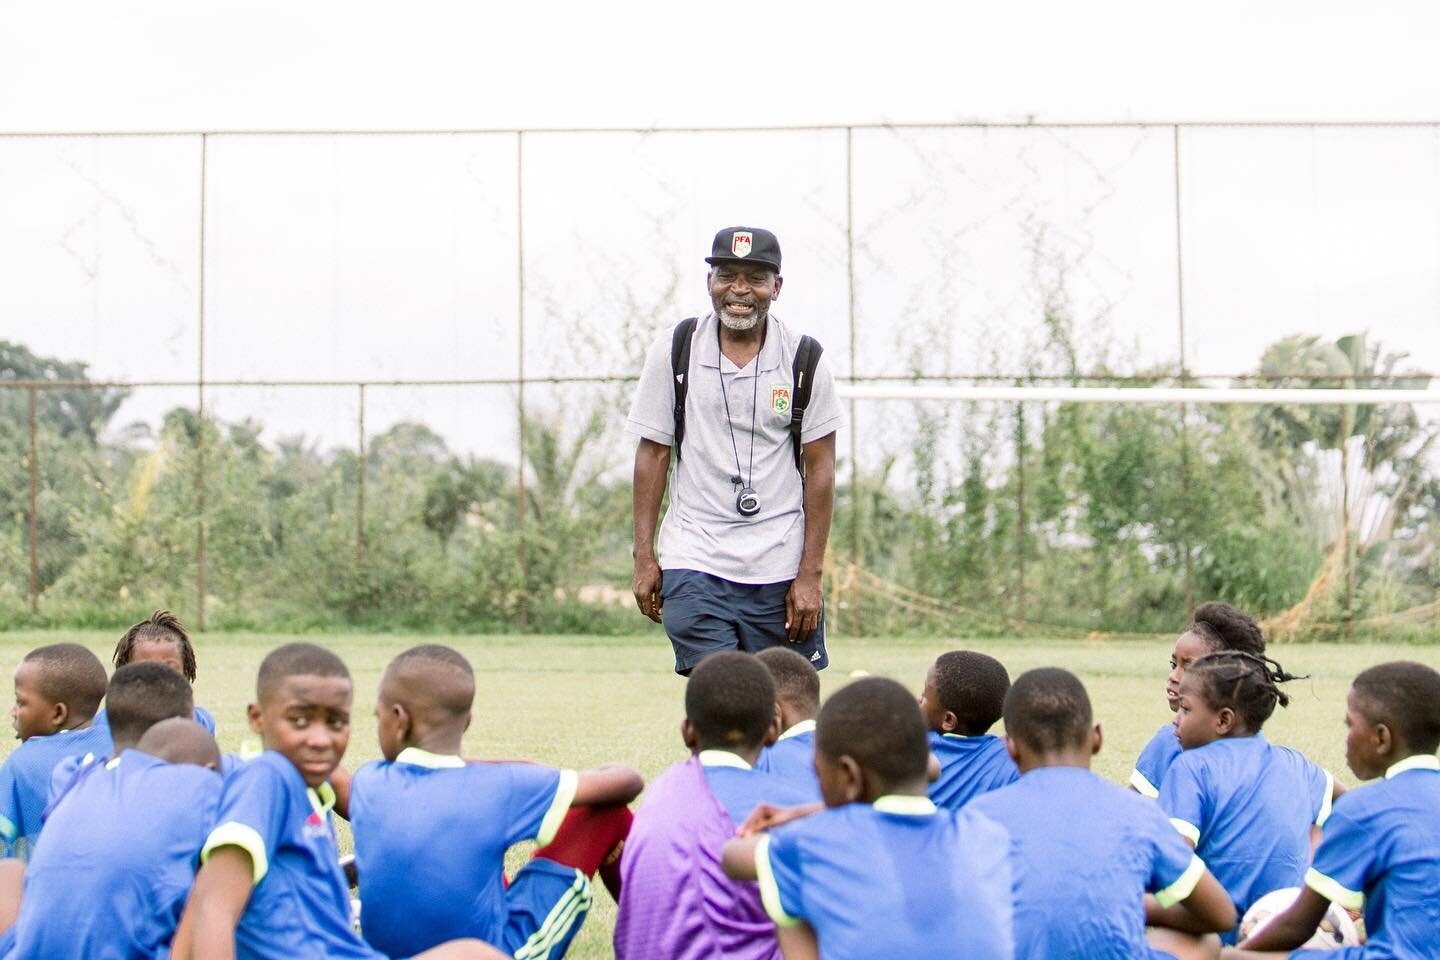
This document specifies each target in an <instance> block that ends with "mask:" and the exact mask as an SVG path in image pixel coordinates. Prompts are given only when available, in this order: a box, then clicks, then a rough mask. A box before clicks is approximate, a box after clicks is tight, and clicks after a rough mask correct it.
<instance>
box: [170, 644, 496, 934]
mask: <svg viewBox="0 0 1440 960" xmlns="http://www.w3.org/2000/svg"><path fill="white" fill-rule="evenodd" d="M351 694H352V690H351V685H350V672H349V671H348V670H346V669H345V664H344V663H342V662H341V660H340V658H339V657H337V656H335V654H333V653H331V652H330V651H329V650H326V649H324V648H322V647H317V646H315V645H314V644H309V643H291V644H286V645H285V646H282V647H278V648H276V649H275V650H272V651H270V653H269V654H268V655H267V656H266V657H265V659H264V660H263V661H262V662H261V664H260V674H259V677H258V679H257V681H256V702H255V703H252V704H250V706H249V708H248V714H249V717H250V727H251V729H253V730H254V731H255V732H256V733H258V734H260V738H261V741H262V742H263V743H264V745H265V752H264V753H262V754H260V756H258V757H256V758H255V759H254V760H250V761H248V762H246V763H244V764H241V765H240V766H239V767H238V768H237V769H236V770H235V772H234V773H233V774H231V775H230V777H229V778H228V779H227V780H226V781H225V786H224V792H223V793H222V795H221V798H220V807H219V810H218V812H217V814H216V816H215V822H217V823H218V826H216V827H215V828H214V829H212V830H211V831H210V835H209V837H208V839H206V841H205V845H204V846H203V847H202V848H201V851H200V860H201V863H202V866H201V867H200V872H199V874H198V875H197V876H196V878H195V885H194V888H193V890H192V891H191V894H190V900H189V903H188V904H187V905H186V907H185V915H184V918H183V919H182V921H181V923H180V929H179V931H178V932H177V933H176V935H175V946H174V950H173V951H172V954H171V955H172V957H173V958H174V960H189V958H192V957H211V956H218V957H232V956H234V957H239V958H240V960H282V958H284V960H289V958H295V957H325V958H327V960H347V958H358V960H373V958H376V957H379V956H381V954H379V953H377V952H376V951H375V950H374V949H372V948H371V947H370V946H368V945H367V944H366V943H365V941H364V940H362V939H361V938H360V935H359V934H358V933H356V932H355V930H354V927H353V926H352V920H351V907H350V892H349V887H348V886H347V884H346V882H345V876H344V874H343V873H342V872H341V869H340V862H339V857H338V855H337V853H336V848H335V827H334V823H333V821H332V820H331V816H330V811H331V808H332V806H333V803H334V800H335V792H334V790H333V789H332V788H331V787H330V784H329V782H328V778H329V777H330V774H331V772H332V771H334V769H335V767H336V766H337V765H338V764H339V763H340V758H341V757H343V756H344V754H345V748H346V746H347V745H348V744H349V741H350V700H351ZM417 956H418V957H422V958H425V960H462V958H467V960H468V958H480V960H497V958H500V957H503V956H504V955H503V954H501V953H500V952H499V951H497V950H495V949H494V948H492V947H490V946H488V945H486V944H484V943H482V942H480V941H478V940H463V941H452V942H450V943H448V944H445V945H444V946H441V947H437V948H435V949H433V950H427V951H425V952H424V953H421V954H418V955H417Z"/></svg>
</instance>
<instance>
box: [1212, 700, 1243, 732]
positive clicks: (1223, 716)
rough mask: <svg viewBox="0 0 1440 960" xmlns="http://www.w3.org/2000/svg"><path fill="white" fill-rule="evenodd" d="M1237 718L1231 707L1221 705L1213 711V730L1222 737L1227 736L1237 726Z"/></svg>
mask: <svg viewBox="0 0 1440 960" xmlns="http://www.w3.org/2000/svg"><path fill="white" fill-rule="evenodd" d="M1238 720H1239V717H1238V716H1236V714H1235V711H1234V710H1233V709H1231V708H1230V707H1221V708H1220V709H1219V710H1217V711H1215V732H1216V733H1218V734H1220V736H1222V737H1227V736H1229V735H1230V734H1231V733H1233V732H1234V731H1235V729H1236V727H1237V726H1238V723H1237V721H1238Z"/></svg>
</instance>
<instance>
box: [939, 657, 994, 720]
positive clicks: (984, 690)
mask: <svg viewBox="0 0 1440 960" xmlns="http://www.w3.org/2000/svg"><path fill="white" fill-rule="evenodd" d="M1009 690H1010V674H1009V673H1007V672H1006V670H1005V665H1004V664H1003V663H1001V662H1000V661H999V660H996V659H995V658H994V657H992V656H988V655H987V654H983V653H978V652H976V651H974V650H952V651H950V652H949V653H942V654H940V656H938V657H936V658H935V692H936V693H937V694H939V696H940V706H942V707H944V708H945V709H946V710H948V711H950V712H951V713H953V714H955V716H956V717H957V718H958V719H959V721H960V732H961V733H963V734H965V735H966V736H968V737H977V736H979V735H980V734H982V733H984V732H985V731H987V730H989V729H990V728H991V727H993V726H995V721H997V720H999V719H1000V716H1001V714H1002V713H1003V712H1004V709H1005V694H1006V693H1008V692H1009Z"/></svg>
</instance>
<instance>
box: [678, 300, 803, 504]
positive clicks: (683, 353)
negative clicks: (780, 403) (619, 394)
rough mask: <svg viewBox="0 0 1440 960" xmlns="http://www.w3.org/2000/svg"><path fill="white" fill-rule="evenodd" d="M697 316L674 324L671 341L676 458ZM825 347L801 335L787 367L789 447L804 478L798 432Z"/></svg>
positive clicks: (797, 468) (796, 467)
mask: <svg viewBox="0 0 1440 960" xmlns="http://www.w3.org/2000/svg"><path fill="white" fill-rule="evenodd" d="M698 319H699V318H698V317H686V318H685V319H684V320H681V321H680V322H679V323H678V324H676V325H675V335H674V337H673V338H672V339H671V341H670V371H671V372H672V373H673V374H674V375H675V442H674V443H673V444H672V445H671V446H672V449H674V451H675V459H676V460H679V459H680V446H681V444H682V443H683V442H684V440H685V396H686V394H688V393H689V392H690V384H689V382H688V374H689V371H690V341H691V339H693V337H694V333H695V323H696V321H697V320H698ZM824 352H825V348H824V347H822V346H820V341H819V340H816V339H815V338H814V337H811V336H808V335H807V336H802V337H801V338H800V345H799V346H797V347H796V348H795V363H794V364H793V365H792V366H791V368H790V377H791V381H792V382H793V383H794V384H795V395H794V396H793V397H791V398H790V444H791V446H792V447H794V449H795V469H796V470H799V471H800V476H802V477H803V476H805V454H804V451H803V450H802V448H801V444H800V431H801V429H802V428H803V427H804V424H805V408H806V407H808V406H809V405H810V386H811V383H810V381H811V380H813V379H814V377H815V367H816V366H817V365H818V364H819V363H820V354H822V353H824Z"/></svg>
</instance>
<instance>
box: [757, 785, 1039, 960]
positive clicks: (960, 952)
mask: <svg viewBox="0 0 1440 960" xmlns="http://www.w3.org/2000/svg"><path fill="white" fill-rule="evenodd" d="M1008 853H1009V838H1008V837H1007V836H1006V833H1005V830H1004V828H1003V827H1001V826H999V825H998V824H996V823H995V822H994V821H993V820H990V819H988V818H986V817H983V816H981V815H979V814H977V813H974V812H972V811H970V810H964V811H960V812H958V813H957V812H955V811H952V810H941V809H939V808H938V807H936V806H935V804H933V803H932V802H930V800H929V799H928V798H926V797H900V796H888V797H880V798H879V799H877V800H876V801H875V803H874V805H873V806H872V805H870V804H866V803H850V804H846V805H845V806H843V807H832V808H830V809H827V810H822V811H820V812H819V813H815V814H811V815H810V816H808V817H805V818H804V819H801V820H797V821H795V822H793V823H791V824H788V825H786V826H784V827H780V828H779V829H777V830H774V831H772V832H770V833H768V834H766V835H765V836H763V837H762V838H761V840H760V843H759V845H758V846H757V847H756V849H755V867H756V872H757V874H758V875H759V878H760V899H761V901H762V902H763V903H764V904H765V910H766V912H768V913H769V914H770V917H771V919H772V920H774V921H775V923H776V924H778V925H781V926H792V925H794V924H795V922H796V921H797V920H804V921H805V922H807V923H808V924H809V925H810V926H811V928H813V929H814V931H815V936H816V938H817V939H818V940H819V942H820V944H821V949H822V950H823V951H824V956H825V958H826V960H860V958H880V957H927V958H937V960H946V958H955V960H960V958H972V957H986V958H1007V957H1011V956H1014V955H1015V954H1014V952H1013V947H1014V945H1013V941H1012V934H1011V923H1012V917H1011V914H1012V908H1011V903H1012V899H1011V874H1010V866H1009V856H1008Z"/></svg>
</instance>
